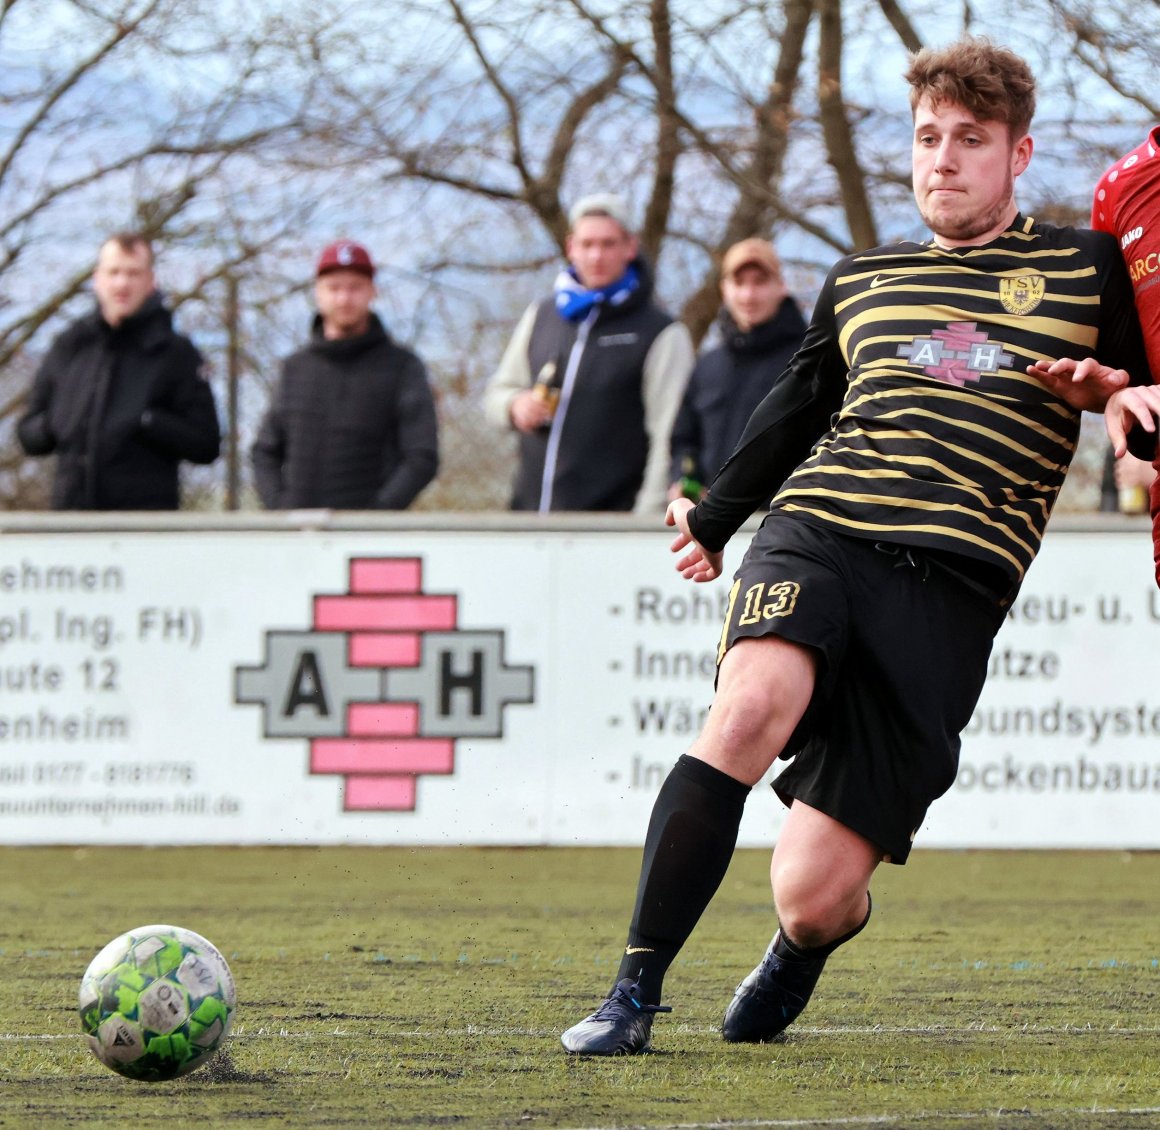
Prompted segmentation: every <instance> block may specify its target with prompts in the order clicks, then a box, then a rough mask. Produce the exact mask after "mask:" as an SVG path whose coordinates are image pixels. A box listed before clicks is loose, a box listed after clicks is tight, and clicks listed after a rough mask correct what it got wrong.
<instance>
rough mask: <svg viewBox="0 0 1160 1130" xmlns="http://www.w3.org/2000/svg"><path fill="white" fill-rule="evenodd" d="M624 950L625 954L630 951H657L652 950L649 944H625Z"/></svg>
mask: <svg viewBox="0 0 1160 1130" xmlns="http://www.w3.org/2000/svg"><path fill="white" fill-rule="evenodd" d="M624 952H625V953H626V954H630V953H656V952H657V951H656V950H654V949H653V948H652V947H651V946H625V947H624Z"/></svg>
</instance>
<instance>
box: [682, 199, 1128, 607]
mask: <svg viewBox="0 0 1160 1130" xmlns="http://www.w3.org/2000/svg"><path fill="white" fill-rule="evenodd" d="M1088 356H1094V357H1096V358H1097V359H1098V360H1100V361H1101V362H1103V363H1104V364H1107V365H1110V366H1112V367H1114V368H1123V369H1127V370H1128V372H1129V373H1130V374H1131V376H1132V379H1133V381H1137V382H1143V381H1148V380H1149V379H1150V375H1149V371H1148V367H1147V362H1146V361H1145V354H1144V345H1143V341H1142V336H1141V332H1140V328H1139V323H1138V321H1137V320H1136V315H1135V312H1134V307H1133V303H1132V292H1131V285H1130V282H1129V280H1128V276H1127V272H1126V271H1125V269H1124V265H1123V261H1122V259H1121V257H1120V254H1119V249H1118V247H1117V246H1116V243H1115V240H1113V239H1111V238H1110V237H1108V236H1106V235H1104V234H1102V233H1097V232H1092V231H1087V230H1076V229H1073V228H1058V227H1053V226H1050V225H1046V224H1040V223H1037V222H1036V221H1035V220H1034V219H1032V218H1030V217H1026V216H1022V215H1020V216H1018V217H1016V219H1015V221H1014V223H1013V224H1012V225H1011V227H1010V228H1008V229H1007V231H1005V232H1004V233H1002V234H1001V235H1000V236H998V237H997V238H996V239H994V240H993V241H991V242H990V243H987V244H984V245H981V246H977V247H960V248H954V249H950V250H948V249H944V248H941V247H938V246H937V245H935V244H934V243H929V244H920V243H901V244H896V245H893V246H889V247H879V248H875V249H873V250H871V251H866V252H862V253H858V254H855V255H851V256H848V257H846V258H844V259H842V260H841V261H840V262H839V263H837V264H836V265H835V267H834V268H833V270H832V271H831V272H830V274H829V276H828V277H827V279H826V283H825V286H824V287H823V289H822V292H821V294H820V296H819V299H818V303H817V306H816V307H815V310H814V316H813V319H812V322H811V324H810V327H809V331H808V332H807V335H806V338H805V341H804V342H803V344H802V348H801V350H799V352H798V354H797V355H796V356H795V357H794V359H793V361H792V362H791V363H790V366H789V368H788V369H787V370H786V372H785V374H783V376H782V377H781V378H780V379H779V380H778V381H777V383H776V384H775V386H774V388H773V390H772V391H771V393H770V394H769V396H768V397H767V398H766V400H765V401H763V402H762V404H761V405H760V406H759V407H758V409H757V410H756V411H755V413H754V415H753V417H752V418H751V420H750V422H749V425H748V427H747V428H746V431H745V433H744V434H743V436H742V439H741V442H740V443H739V445H738V448H737V450H736V451H735V452H734V454H733V456H732V457H731V458H730V460H729V462H728V463H726V465H725V467H724V468H723V469H722V471H721V473H720V474H719V475H718V477H717V479H716V480H715V481H714V483H713V485H712V488H711V490H710V493H709V495H708V496H707V498H706V499H705V500H704V501H703V502H702V503H701V505H700V506H699V507H698V508H697V510H696V511H694V512H693V513H692V515H691V519H690V521H691V525H692V528H693V531H694V534H695V535H696V536H697V538H698V540H699V541H700V542H701V544H703V545H705V546H707V547H708V548H710V549H715V548H720V547H721V546H723V545H724V543H725V541H726V540H728V538H729V536H731V535H732V533H733V532H734V531H735V530H736V529H737V527H738V526H739V525H740V524H741V522H742V521H744V520H745V518H746V517H747V516H748V514H749V513H751V512H752V508H753V499H757V500H760V499H762V498H765V497H768V496H769V493H770V491H771V490H774V489H777V488H780V489H777V493H776V495H775V497H774V500H773V504H772V505H773V507H774V508H781V509H784V510H786V511H788V512H791V513H793V514H795V515H797V516H799V517H800V518H802V519H803V520H805V521H809V522H812V523H820V524H822V525H825V526H829V527H832V528H834V529H837V530H839V531H841V532H843V533H847V534H850V535H853V536H855V537H865V538H873V539H875V540H882V541H891V542H898V543H901V544H905V545H916V546H925V547H927V548H929V549H933V550H938V551H944V552H951V553H955V554H959V555H962V556H965V557H968V558H973V559H975V560H977V561H981V562H984V563H987V564H988V565H991V566H997V567H999V568H1000V569H1001V570H1002V571H1003V573H1004V574H1005V575H1006V576H1007V578H1008V579H1009V580H1010V581H1011V582H1012V583H1013V584H1015V585H1017V584H1018V583H1019V582H1020V581H1021V580H1022V577H1023V574H1024V573H1025V571H1026V569H1027V567H1028V565H1030V563H1031V560H1032V559H1033V558H1034V556H1035V554H1036V552H1037V550H1038V548H1039V544H1040V541H1041V539H1042V536H1043V531H1044V527H1045V526H1046V524H1047V519H1048V517H1049V516H1050V514H1051V509H1052V506H1053V505H1054V503H1055V500H1056V497H1057V495H1058V493H1059V488H1060V486H1061V485H1062V484H1063V479H1064V476H1065V474H1066V473H1067V468H1068V465H1069V464H1070V462H1071V458H1072V456H1073V455H1074V454H1075V447H1076V442H1077V439H1078V434H1079V416H1080V414H1079V412H1077V411H1076V410H1075V409H1073V408H1072V407H1071V406H1070V405H1068V404H1066V403H1064V402H1063V401H1062V400H1060V399H1059V398H1058V397H1056V396H1055V395H1054V394H1053V393H1051V392H1050V391H1049V390H1048V389H1047V388H1046V387H1045V386H1044V385H1042V384H1041V383H1040V382H1039V381H1037V380H1036V379H1035V378H1034V377H1032V376H1029V375H1028V374H1027V372H1026V368H1027V366H1028V365H1030V364H1032V363H1033V362H1035V361H1038V360H1041V359H1045V358H1046V359H1050V360H1056V359H1058V358H1061V357H1070V358H1074V359H1077V360H1078V359H1081V358H1084V357H1088ZM763 492H764V493H763ZM722 535H723V536H722Z"/></svg>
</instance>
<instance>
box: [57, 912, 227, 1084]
mask: <svg viewBox="0 0 1160 1130" xmlns="http://www.w3.org/2000/svg"><path fill="white" fill-rule="evenodd" d="M235 1001H236V995H235V992H234V978H233V974H232V973H230V967H229V966H228V965H227V964H226V959H225V958H224V957H222V955H221V954H220V953H219V952H218V951H217V949H216V947H215V946H214V945H213V944H212V943H211V942H208V941H206V939H205V938H203V937H202V936H201V935H200V934H195V933H194V932H193V931H192V930H183V929H182V928H181V927H180V926H141V927H139V928H138V929H136V930H130V931H129V932H128V933H127V934H122V935H121V936H120V937H119V938H114V939H113V940H112V941H111V942H110V943H109V944H108V945H107V946H105V948H104V949H103V950H101V952H100V953H99V954H97V956H96V957H94V958H93V960H92V962H91V963H90V964H89V967H88V969H87V970H86V971H85V975H84V977H83V978H81V989H80V1014H81V1026H82V1027H83V1028H84V1032H85V1035H86V1036H87V1037H88V1040H89V1047H90V1048H92V1051H93V1055H95V1056H96V1057H97V1059H99V1060H100V1061H101V1062H102V1063H103V1064H104V1065H105V1066H106V1067H111V1068H112V1069H113V1070H114V1071H116V1072H118V1073H119V1074H121V1075H127V1076H128V1077H129V1078H130V1079H146V1080H148V1081H150V1082H156V1081H158V1080H162V1079H173V1078H175V1077H176V1076H178V1075H184V1074H186V1073H187V1072H189V1071H193V1070H194V1068H196V1067H200V1066H201V1065H202V1064H203V1063H205V1062H206V1061H207V1060H208V1059H209V1058H210V1057H211V1056H212V1055H213V1054H214V1052H216V1051H217V1049H218V1048H219V1047H220V1045H221V1043H222V1041H223V1040H224V1039H225V1038H226V1033H227V1032H229V1030H230V1023H231V1021H232V1020H233V1016H234V1005H235Z"/></svg>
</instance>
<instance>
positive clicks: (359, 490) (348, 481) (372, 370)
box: [251, 240, 439, 510]
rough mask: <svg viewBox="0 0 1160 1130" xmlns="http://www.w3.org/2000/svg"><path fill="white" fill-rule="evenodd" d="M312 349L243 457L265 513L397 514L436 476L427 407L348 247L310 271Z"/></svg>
mask: <svg viewBox="0 0 1160 1130" xmlns="http://www.w3.org/2000/svg"><path fill="white" fill-rule="evenodd" d="M315 276H316V277H315V284H314V300H315V303H316V305H317V307H318V313H317V314H316V315H315V317H314V321H313V325H312V327H311V334H310V341H309V342H308V343H307V344H306V345H305V346H304V347H303V348H302V349H300V350H298V351H297V352H296V353H293V354H291V355H290V356H289V357H288V358H286V360H285V361H284V362H283V363H282V372H281V376H280V378H279V380H278V384H277V386H276V387H275V389H274V393H273V396H272V397H271V400H270V405H269V408H268V409H267V411H266V415H265V417H264V418H263V420H262V423H261V426H260V427H259V429H258V436H257V438H256V439H255V441H254V445H253V448H252V450H251V457H252V459H253V465H254V481H255V484H256V486H257V488H258V494H259V496H260V497H261V499H262V504H263V505H264V506H265V507H266V508H267V509H268V510H282V509H304V508H319V507H324V508H329V509H343V510H405V509H406V508H407V507H408V506H410V505H411V503H412V502H414V500H415V498H416V496H417V495H418V494H419V492H420V491H421V490H422V489H423V488H424V487H425V486H426V485H427V484H428V483H429V482H431V480H432V479H433V478H434V477H435V472H436V470H437V469H438V462H439V446H438V430H437V424H436V418H435V400H434V397H433V395H432V392H431V386H430V384H429V383H428V380H427V371H426V369H425V368H424V366H423V362H422V361H420V360H419V358H418V357H417V356H416V355H415V354H414V353H413V352H411V351H410V350H409V349H405V348H403V347H402V346H401V345H398V344H397V343H396V342H395V341H393V340H392V338H391V336H390V335H389V334H388V333H387V331H386V328H385V327H384V326H383V323H382V321H381V320H380V318H379V317H378V315H377V314H375V312H374V311H373V310H372V309H371V304H372V303H373V302H374V299H375V295H376V290H375V283H374V276H375V266H374V263H373V261H372V260H371V256H370V253H369V252H368V251H367V249H366V248H365V247H363V246H361V245H360V244H358V243H354V242H352V241H350V240H339V241H337V242H336V243H332V244H330V245H329V246H328V247H326V248H325V249H324V250H323V252H322V254H321V256H319V259H318V266H317V268H316V271H315Z"/></svg>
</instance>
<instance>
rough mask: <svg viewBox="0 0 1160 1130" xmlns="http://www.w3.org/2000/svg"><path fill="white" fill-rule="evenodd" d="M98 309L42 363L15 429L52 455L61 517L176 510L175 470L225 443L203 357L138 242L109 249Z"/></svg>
mask: <svg viewBox="0 0 1160 1130" xmlns="http://www.w3.org/2000/svg"><path fill="white" fill-rule="evenodd" d="M93 292H94V294H95V296H96V300H97V308H96V310H95V311H94V312H93V313H91V314H89V315H87V316H86V317H84V318H81V319H79V320H78V321H76V322H74V323H73V324H72V325H70V326H69V327H68V328H67V329H66V330H64V332H63V333H61V334H60V336H59V337H57V339H56V340H55V341H54V342H53V343H52V346H51V348H50V349H49V351H48V353H47V354H46V355H45V358H44V360H43V361H42V362H41V365H40V368H39V369H38V370H37V373H36V378H35V380H34V382H33V386H32V391H31V393H30V395H29V399H28V407H27V409H26V411H25V413H24V415H23V416H22V417H21V419H20V421H19V423H18V424H17V429H16V432H17V436H18V437H19V439H20V443H21V446H22V447H23V448H24V450H25V451H26V452H27V453H28V454H29V455H53V454H55V455H56V474H55V477H54V480H53V488H52V506H53V509H55V510H176V509H177V508H178V506H179V505H180V490H179V482H178V465H179V464H180V462H181V461H182V460H183V459H184V460H188V461H189V462H191V463H212V462H213V461H214V460H215V459H216V458H217V457H218V452H219V450H220V445H221V432H220V429H219V426H218V418H217V410H216V408H215V407H214V399H213V393H212V392H211V391H210V387H209V385H208V384H207V383H206V382H205V380H204V379H203V378H202V376H201V363H202V362H201V356H200V354H199V353H198V351H197V350H196V349H195V348H194V346H193V343H192V342H191V341H190V340H189V338H187V337H183V336H182V335H181V334H179V333H177V332H176V331H175V330H174V328H173V318H172V316H171V314H170V312H169V311H168V310H167V309H166V308H165V306H164V305H163V303H162V301H161V296H160V295H159V294H158V293H157V290H156V287H155V280H154V275H153V249H152V247H151V246H150V244H149V241H148V240H147V239H145V237H144V236H142V235H140V234H138V233H136V232H118V233H117V234H115V235H112V236H110V237H109V238H108V239H107V240H106V241H105V242H104V244H102V246H101V250H100V253H99V255H98V258H97V266H96V270H95V271H94V272H93Z"/></svg>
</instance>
